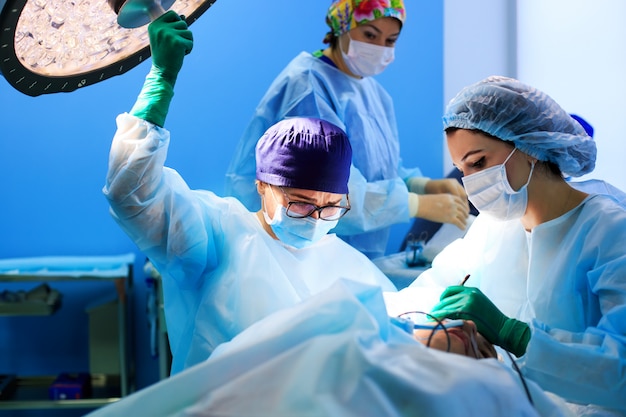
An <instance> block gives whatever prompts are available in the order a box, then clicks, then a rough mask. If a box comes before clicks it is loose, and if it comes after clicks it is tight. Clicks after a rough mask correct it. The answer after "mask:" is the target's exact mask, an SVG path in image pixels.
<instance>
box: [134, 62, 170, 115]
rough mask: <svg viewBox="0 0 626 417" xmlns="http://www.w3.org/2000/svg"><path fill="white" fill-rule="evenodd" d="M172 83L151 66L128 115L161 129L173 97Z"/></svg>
mask: <svg viewBox="0 0 626 417" xmlns="http://www.w3.org/2000/svg"><path fill="white" fill-rule="evenodd" d="M174 81H175V80H174ZM174 81H171V80H168V79H167V78H166V77H164V76H163V73H162V72H161V70H160V69H159V68H157V67H155V66H154V65H153V66H152V67H151V68H150V72H149V73H148V75H147V76H146V81H145V82H144V84H143V88H142V89H141V92H140V93H139V96H138V97H137V101H136V102H135V105H134V106H133V108H132V109H131V110H130V114H132V115H133V116H137V117H139V118H140V119H143V120H146V121H148V122H150V123H154V124H155V125H157V126H159V127H163V125H164V124H165V117H166V116H167V112H168V110H169V108H170V102H171V101H172V97H174Z"/></svg>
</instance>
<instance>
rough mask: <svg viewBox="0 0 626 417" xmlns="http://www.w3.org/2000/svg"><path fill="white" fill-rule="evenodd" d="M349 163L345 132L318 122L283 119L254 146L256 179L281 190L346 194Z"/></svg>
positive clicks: (350, 149) (349, 156)
mask: <svg viewBox="0 0 626 417" xmlns="http://www.w3.org/2000/svg"><path fill="white" fill-rule="evenodd" d="M351 162H352V147H351V146H350V142H349V140H348V137H347V136H346V134H345V133H344V131H343V130H341V129H340V128H339V127H337V126H335V125H334V124H332V123H329V122H327V121H325V120H321V119H315V118H307V117H294V118H289V119H284V120H282V121H280V122H278V123H276V124H275V125H273V126H271V127H270V128H269V129H267V131H266V132H265V133H264V134H263V136H261V139H259V141H258V142H257V145H256V178H257V179H258V180H259V181H263V182H266V183H268V184H271V185H277V186H282V187H291V188H300V189H304V190H314V191H322V192H327V193H334V194H347V193H348V178H349V176H350V164H351Z"/></svg>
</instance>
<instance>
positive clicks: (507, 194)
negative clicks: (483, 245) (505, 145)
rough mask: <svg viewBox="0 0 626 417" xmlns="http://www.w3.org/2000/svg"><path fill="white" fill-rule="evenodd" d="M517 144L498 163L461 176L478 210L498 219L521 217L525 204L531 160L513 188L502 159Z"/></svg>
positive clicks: (526, 202)
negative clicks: (520, 182)
mask: <svg viewBox="0 0 626 417" xmlns="http://www.w3.org/2000/svg"><path fill="white" fill-rule="evenodd" d="M516 149H517V148H514V149H513V151H512V152H511V153H510V154H509V156H508V157H507V158H506V160H505V161H504V162H503V163H502V164H500V165H495V166H492V167H490V168H487V169H485V170H483V171H480V172H477V173H475V174H471V175H468V176H466V177H463V178H462V181H463V186H464V187H465V191H466V192H467V196H468V198H469V200H470V201H471V202H472V204H473V205H474V207H476V209H477V210H478V211H479V212H480V213H488V214H489V215H491V216H493V217H495V218H497V219H499V220H512V219H519V218H521V217H522V216H523V215H524V213H526V207H527V206H528V184H529V183H530V178H531V177H532V175H533V171H534V169H535V162H532V166H531V168H530V174H528V180H527V181H526V184H524V185H523V186H522V187H521V188H520V189H519V190H517V191H515V190H514V189H513V188H512V187H511V184H510V183H509V180H508V178H507V176H506V163H507V162H508V160H509V159H510V158H511V156H512V155H513V153H514V152H515V151H516Z"/></svg>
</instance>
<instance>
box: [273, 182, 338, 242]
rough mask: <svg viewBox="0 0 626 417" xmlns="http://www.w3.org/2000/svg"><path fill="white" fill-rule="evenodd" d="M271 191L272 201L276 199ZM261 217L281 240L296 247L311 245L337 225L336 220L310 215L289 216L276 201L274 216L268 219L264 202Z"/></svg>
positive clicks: (285, 209)
mask: <svg viewBox="0 0 626 417" xmlns="http://www.w3.org/2000/svg"><path fill="white" fill-rule="evenodd" d="M271 192H272V196H273V197H274V201H276V196H275V195H274V191H271ZM263 217H264V218H265V221H266V222H267V224H269V225H270V227H271V228H272V231H273V232H274V234H275V235H276V237H277V238H278V239H279V240H280V241H281V242H283V243H284V244H286V245H289V246H293V247H294V248H296V249H302V248H305V247H307V246H309V245H312V244H313V243H315V242H317V241H318V240H320V239H321V238H323V237H324V236H326V235H327V234H328V232H329V231H330V230H331V229H332V228H334V227H335V226H337V220H322V219H314V218H312V217H303V218H299V219H296V218H293V217H289V216H287V208H286V207H284V206H283V205H282V204H280V203H278V202H276V209H275V210H274V218H272V219H270V216H269V215H268V214H267V212H266V211H265V204H264V205H263Z"/></svg>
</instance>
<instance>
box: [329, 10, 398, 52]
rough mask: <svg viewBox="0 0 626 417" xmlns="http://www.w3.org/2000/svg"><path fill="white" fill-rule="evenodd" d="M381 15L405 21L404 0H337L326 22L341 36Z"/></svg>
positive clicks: (336, 34) (334, 32) (333, 31)
mask: <svg viewBox="0 0 626 417" xmlns="http://www.w3.org/2000/svg"><path fill="white" fill-rule="evenodd" d="M381 17H395V18H396V19H398V20H399V21H400V23H404V20H405V18H406V12H405V10H404V0H336V1H334V2H333V3H332V4H331V5H330V7H329V8H328V14H327V15H326V23H327V24H328V26H330V30H331V32H332V33H333V34H334V35H335V36H339V35H341V34H343V33H346V32H348V31H349V30H351V29H354V28H355V27H357V26H359V25H362V24H364V23H367V22H371V21H372V20H375V19H379V18H381ZM326 39H328V36H327V38H326ZM325 41H326V40H325ZM326 43H328V42H326Z"/></svg>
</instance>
